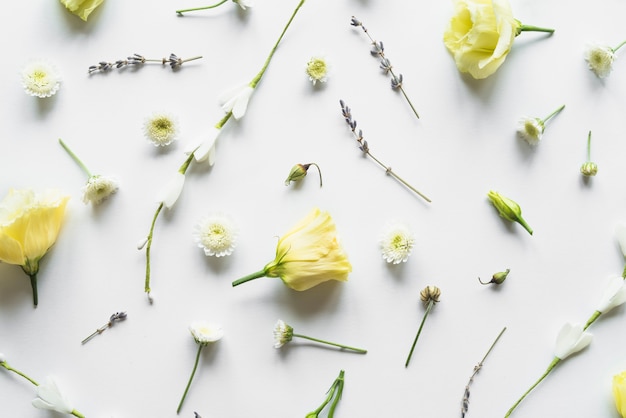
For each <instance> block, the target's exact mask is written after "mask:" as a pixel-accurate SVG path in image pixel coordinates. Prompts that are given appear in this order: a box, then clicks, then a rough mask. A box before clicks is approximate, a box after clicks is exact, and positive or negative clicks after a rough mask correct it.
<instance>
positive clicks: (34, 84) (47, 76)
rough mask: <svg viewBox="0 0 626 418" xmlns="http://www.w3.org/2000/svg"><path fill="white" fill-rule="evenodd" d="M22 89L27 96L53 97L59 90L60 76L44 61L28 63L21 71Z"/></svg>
mask: <svg viewBox="0 0 626 418" xmlns="http://www.w3.org/2000/svg"><path fill="white" fill-rule="evenodd" d="M21 75H22V87H24V91H25V92H26V94H28V95H29V96H35V97H39V98H40V99H44V98H46V97H52V96H54V95H55V94H56V93H57V91H59V88H61V76H60V75H59V72H58V71H57V69H56V68H55V67H54V66H52V65H50V64H48V63H47V62H44V61H34V62H31V63H29V64H28V65H26V66H25V67H24V69H23V70H22V74H21Z"/></svg>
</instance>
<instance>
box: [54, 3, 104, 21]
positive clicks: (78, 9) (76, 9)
mask: <svg viewBox="0 0 626 418" xmlns="http://www.w3.org/2000/svg"><path fill="white" fill-rule="evenodd" d="M103 1H104V0H61V3H62V4H63V6H65V7H66V8H67V10H69V11H70V12H72V13H74V14H75V15H76V16H78V17H80V18H81V19H83V20H84V21H87V18H88V17H89V15H90V14H91V12H93V11H94V10H95V9H96V7H98V6H100V4H102V2H103Z"/></svg>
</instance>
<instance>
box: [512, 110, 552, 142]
mask: <svg viewBox="0 0 626 418" xmlns="http://www.w3.org/2000/svg"><path fill="white" fill-rule="evenodd" d="M545 129H546V127H545V125H544V123H543V121H542V120H541V119H539V118H530V117H527V116H524V117H523V118H521V119H520V120H519V122H518V126H517V133H518V135H519V136H520V137H521V138H522V139H524V140H525V141H526V142H528V143H529V144H530V145H537V144H538V143H539V141H541V138H542V136H543V131H544V130H545Z"/></svg>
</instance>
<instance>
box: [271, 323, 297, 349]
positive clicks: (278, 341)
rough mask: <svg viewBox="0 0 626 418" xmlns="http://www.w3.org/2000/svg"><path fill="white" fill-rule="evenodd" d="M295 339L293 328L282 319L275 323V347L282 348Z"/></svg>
mask: <svg viewBox="0 0 626 418" xmlns="http://www.w3.org/2000/svg"><path fill="white" fill-rule="evenodd" d="M292 339H293V328H292V327H291V326H289V325H287V324H286V323H285V321H283V320H282V319H279V320H278V321H276V325H274V348H280V347H282V346H283V345H285V344H287V343H288V342H289V341H291V340H292Z"/></svg>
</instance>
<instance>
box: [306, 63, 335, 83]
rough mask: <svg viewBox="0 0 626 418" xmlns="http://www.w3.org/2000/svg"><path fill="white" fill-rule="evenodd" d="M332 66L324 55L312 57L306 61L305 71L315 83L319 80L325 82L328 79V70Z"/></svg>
mask: <svg viewBox="0 0 626 418" xmlns="http://www.w3.org/2000/svg"><path fill="white" fill-rule="evenodd" d="M329 69H330V66H329V65H328V62H327V61H326V59H325V58H324V57H320V56H314V57H311V59H310V60H309V62H307V63H306V69H305V72H306V74H307V75H308V76H309V80H310V81H311V82H312V83H313V85H315V84H316V83H317V82H318V81H319V82H320V83H325V82H326V81H327V80H328V71H329Z"/></svg>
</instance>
